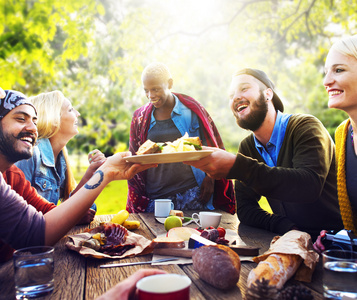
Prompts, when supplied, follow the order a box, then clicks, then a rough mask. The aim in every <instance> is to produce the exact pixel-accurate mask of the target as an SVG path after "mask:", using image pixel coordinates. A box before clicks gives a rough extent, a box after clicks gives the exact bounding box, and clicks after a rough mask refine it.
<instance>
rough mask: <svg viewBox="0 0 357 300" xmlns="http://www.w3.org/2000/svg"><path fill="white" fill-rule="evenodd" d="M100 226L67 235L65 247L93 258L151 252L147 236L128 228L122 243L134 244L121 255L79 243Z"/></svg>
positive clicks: (88, 237)
mask: <svg viewBox="0 0 357 300" xmlns="http://www.w3.org/2000/svg"><path fill="white" fill-rule="evenodd" d="M100 227H101V226H99V227H96V228H93V229H91V231H90V232H83V233H79V234H75V235H68V238H69V241H67V242H66V246H67V248H68V249H71V250H73V251H76V252H78V253H79V254H81V255H83V256H85V257H94V258H99V259H103V258H113V259H114V258H124V257H129V256H136V255H144V254H148V253H151V252H152V248H151V247H150V244H151V240H148V239H147V238H145V237H143V236H142V235H139V234H136V233H134V232H131V231H129V230H128V236H127V237H126V240H125V242H124V243H123V245H127V244H135V247H134V248H132V249H129V250H128V251H126V252H125V253H124V254H123V255H121V256H111V255H108V254H104V253H101V252H98V251H96V250H94V249H92V248H88V247H85V246H82V245H81V243H82V242H83V241H86V240H89V239H90V238H91V237H92V235H93V234H94V233H96V232H98V230H99V228H100Z"/></svg>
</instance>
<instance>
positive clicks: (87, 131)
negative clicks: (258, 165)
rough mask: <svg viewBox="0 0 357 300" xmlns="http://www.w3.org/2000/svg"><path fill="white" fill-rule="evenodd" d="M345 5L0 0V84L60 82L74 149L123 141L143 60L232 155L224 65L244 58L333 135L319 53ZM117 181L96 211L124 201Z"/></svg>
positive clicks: (235, 138) (237, 136) (139, 98)
mask: <svg viewBox="0 0 357 300" xmlns="http://www.w3.org/2000/svg"><path fill="white" fill-rule="evenodd" d="M356 12H357V1H351V0H335V1H330V0H318V1H316V0H289V1H286V0H265V1H261V0H242V1H235V0H194V1H192V0H180V1H176V0H165V1H162V0H121V1H117V0H76V1H60V0H16V1H15V0H0V86H1V87H2V88H4V89H14V90H18V91H21V92H23V93H25V94H26V95H28V96H32V95H36V94H39V93H41V92H46V91H52V90H61V91H62V92H63V93H64V95H65V96H66V97H67V98H68V99H70V100H71V101H72V104H73V106H74V107H75V108H76V109H77V110H78V111H79V112H80V113H81V117H80V118H81V125H82V126H81V128H80V133H79V134H78V135H77V136H76V137H75V138H73V139H72V140H71V141H70V142H69V144H68V150H69V153H70V154H71V155H72V156H73V157H74V158H75V159H76V157H80V156H82V155H86V154H87V153H88V152H89V151H91V150H93V149H95V148H98V149H100V150H101V151H102V152H103V153H105V154H106V155H107V156H108V155H111V154H113V153H115V152H117V151H123V150H126V149H127V148H128V141H129V132H130V122H131V117H132V114H133V112H134V110H135V109H137V108H138V107H140V106H142V105H143V104H145V103H146V102H147V99H146V98H145V95H144V93H143V89H142V86H141V80H140V78H141V72H142V70H143V68H144V67H145V66H146V65H147V64H149V63H150V62H153V61H161V62H163V63H165V64H166V65H167V66H168V67H169V68H170V70H171V73H172V75H173V79H174V86H173V91H174V92H180V93H185V94H188V95H190V96H192V97H193V98H195V99H197V100H198V101H199V102H201V103H202V105H203V106H204V107H205V108H206V109H207V111H208V112H209V113H210V114H211V117H212V118H213V120H214V121H215V123H216V126H217V128H218V130H219V132H220V134H221V136H222V139H223V142H224V144H225V147H226V149H227V150H228V151H230V152H232V153H235V152H236V151H237V148H238V146H239V143H240V141H241V140H242V139H243V138H244V137H245V136H246V135H247V134H248V132H247V131H245V130H242V129H239V128H238V127H237V125H236V122H235V119H234V117H233V115H232V113H231V112H230V109H229V107H228V88H229V84H230V81H231V77H232V74H233V73H234V72H235V71H236V70H237V69H241V68H244V67H252V68H258V69H262V70H264V71H265V72H266V73H267V74H268V75H269V77H270V78H271V79H272V81H273V82H274V83H275V85H276V91H277V93H278V94H279V96H280V98H281V99H282V100H283V102H284V106H285V112H287V113H308V114H312V115H315V116H316V117H318V118H319V119H320V120H321V121H322V122H323V124H324V125H325V127H326V128H327V130H328V131H329V132H330V134H331V136H332V137H333V133H334V131H335V129H336V127H337V125H338V124H339V123H341V122H342V120H344V119H345V118H347V115H346V114H345V113H343V112H341V111H338V110H334V109H328V107H327V101H328V97H327V93H326V91H325V89H324V87H323V85H322V80H323V76H324V60H325V57H326V54H327V52H328V49H329V48H330V46H331V45H332V43H333V42H334V41H336V40H337V39H340V38H341V37H344V36H348V35H353V34H356V33H357V27H356V24H357V13H356ZM73 168H75V169H76V170H75V172H76V173H78V174H79V176H80V169H81V166H79V167H78V168H79V170H78V168H77V164H74V165H73ZM125 187H126V183H123V182H122V183H112V184H111V185H110V186H109V187H108V189H106V190H105V192H104V193H103V195H101V196H100V198H99V199H98V200H97V202H98V203H99V202H101V201H103V204H101V203H99V205H98V207H99V213H102V212H103V213H107V212H112V210H113V211H114V212H115V211H117V210H119V209H121V208H123V207H124V206H125V205H124V204H123V201H125V200H124V199H126V190H125ZM111 189H112V190H113V191H114V192H110V191H109V190H111ZM105 193H108V195H105ZM118 195H119V196H120V198H121V199H117V198H118ZM102 198H103V200H102ZM104 199H110V201H109V200H108V201H109V202H110V203H109V204H106V203H105V201H104ZM116 201H118V202H116ZM102 209H103V211H102Z"/></svg>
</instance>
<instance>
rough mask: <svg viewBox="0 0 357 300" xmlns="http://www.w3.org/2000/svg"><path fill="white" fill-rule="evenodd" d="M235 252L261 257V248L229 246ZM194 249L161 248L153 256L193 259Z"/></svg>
mask: <svg viewBox="0 0 357 300" xmlns="http://www.w3.org/2000/svg"><path fill="white" fill-rule="evenodd" d="M229 248H231V249H232V250H233V251H234V252H236V253H237V254H238V255H244V256H258V255H259V248H257V247H250V246H243V245H239V246H234V245H232V246H229ZM192 251H193V249H189V248H159V249H154V252H153V254H158V255H167V256H178V257H188V258H190V257H192Z"/></svg>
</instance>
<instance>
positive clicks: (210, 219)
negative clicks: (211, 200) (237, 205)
mask: <svg viewBox="0 0 357 300" xmlns="http://www.w3.org/2000/svg"><path fill="white" fill-rule="evenodd" d="M221 217H222V214H220V213H216V212H212V211H201V212H200V213H199V214H197V213H194V214H192V219H193V221H195V223H196V224H197V225H198V226H199V227H201V228H206V227H210V226H212V227H214V228H217V227H218V226H219V223H220V222H221Z"/></svg>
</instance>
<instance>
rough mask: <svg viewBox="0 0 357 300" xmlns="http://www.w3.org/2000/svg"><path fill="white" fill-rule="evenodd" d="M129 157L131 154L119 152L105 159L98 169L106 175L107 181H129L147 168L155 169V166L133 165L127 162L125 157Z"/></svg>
mask: <svg viewBox="0 0 357 300" xmlns="http://www.w3.org/2000/svg"><path fill="white" fill-rule="evenodd" d="M127 156H131V152H129V151H127V152H119V153H116V154H114V155H112V156H110V157H108V158H107V160H106V161H105V163H104V164H103V165H102V166H101V167H100V168H99V169H100V170H102V171H104V173H106V174H108V176H109V180H110V181H111V180H122V179H127V180H129V179H131V178H133V177H134V175H136V174H137V173H139V172H142V171H145V170H147V169H149V168H153V167H157V164H148V165H141V164H133V163H130V162H127V161H126V160H125V157H127Z"/></svg>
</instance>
